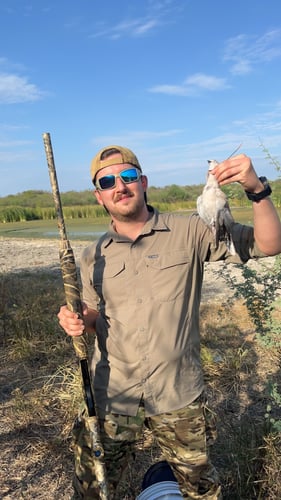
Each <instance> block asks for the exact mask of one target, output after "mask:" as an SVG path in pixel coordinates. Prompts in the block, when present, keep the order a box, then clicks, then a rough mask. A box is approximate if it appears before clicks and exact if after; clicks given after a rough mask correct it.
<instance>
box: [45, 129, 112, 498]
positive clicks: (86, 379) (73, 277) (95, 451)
mask: <svg viewBox="0 0 281 500" xmlns="http://www.w3.org/2000/svg"><path fill="white" fill-rule="evenodd" d="M43 142H44V147H45V153H46V158H47V164H48V169H49V176H50V181H51V188H52V193H53V198H54V203H55V208H56V213H57V221H58V229H59V235H60V248H59V259H60V267H61V273H62V279H63V285H64V292H65V299H66V304H67V307H68V308H69V309H70V311H73V312H75V313H77V314H78V316H79V317H80V318H82V316H83V312H82V302H81V296H80V290H79V283H78V278H77V269H76V264H75V258H74V253H73V250H72V248H71V245H70V242H69V240H68V238H67V233H66V228H65V222H64V216H63V211H62V204H61V198H60V191H59V185H58V180H57V174H56V167H55V162H54V155H53V149H52V143H51V137H50V134H49V133H44V134H43ZM72 341H73V347H74V350H75V353H76V355H77V357H78V359H79V362H80V369H81V378H82V388H83V393H84V399H85V403H86V407H87V412H88V416H87V417H86V425H87V428H88V430H89V432H90V435H91V445H92V455H93V460H94V466H95V473H96V478H97V482H98V485H99V493H100V498H101V500H108V498H109V494H108V485H107V480H106V471H105V464H104V461H103V458H104V451H103V446H102V444H101V441H100V435H99V426H98V419H97V414H96V408H95V399H94V391H93V388H92V383H91V377H90V373H89V367H88V347H87V340H86V338H85V335H80V336H79V337H73V338H72Z"/></svg>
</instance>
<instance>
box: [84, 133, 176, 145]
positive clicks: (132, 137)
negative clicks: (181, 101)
mask: <svg viewBox="0 0 281 500" xmlns="http://www.w3.org/2000/svg"><path fill="white" fill-rule="evenodd" d="M182 132H183V131H182V130H181V129H171V130H160V131H159V130H158V131H151V130H134V131H133V132H132V131H124V132H123V133H122V134H118V135H106V136H98V137H96V136H95V138H94V139H93V141H92V143H93V144H95V145H98V147H99V146H101V147H103V146H104V145H106V144H129V145H131V147H133V145H136V144H139V143H142V142H143V143H146V142H149V141H155V140H157V139H161V138H167V137H175V136H178V135H180V134H181V133H182Z"/></svg>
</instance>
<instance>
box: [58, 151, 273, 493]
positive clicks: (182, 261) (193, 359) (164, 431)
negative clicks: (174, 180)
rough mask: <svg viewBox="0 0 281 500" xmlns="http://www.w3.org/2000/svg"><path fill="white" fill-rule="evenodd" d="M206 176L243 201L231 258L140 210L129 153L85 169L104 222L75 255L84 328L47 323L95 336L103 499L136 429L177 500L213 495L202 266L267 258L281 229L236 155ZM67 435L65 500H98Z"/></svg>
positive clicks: (200, 235) (139, 177)
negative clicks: (160, 459) (167, 474)
mask: <svg viewBox="0 0 281 500" xmlns="http://www.w3.org/2000/svg"><path fill="white" fill-rule="evenodd" d="M212 175H214V176H215V178H216V179H217V181H218V183H219V184H220V185H225V184H229V183H231V182H239V183H240V184H241V186H242V188H243V189H244V190H245V191H246V193H247V195H248V196H249V197H250V198H252V199H253V212H254V228H251V227H247V226H243V225H240V224H237V223H233V227H232V239H233V242H234V245H235V250H236V254H235V255H234V256H233V255H231V254H230V253H229V252H228V250H227V247H226V245H225V243H224V242H220V243H219V245H216V244H215V243H214V240H213V235H212V232H211V230H210V229H209V228H208V227H207V226H206V225H205V224H204V222H203V221H202V220H201V219H200V217H199V216H198V214H193V215H192V216H180V215H176V214H162V215H161V214H159V213H158V212H157V210H155V209H153V208H152V207H150V206H149V205H147V203H146V190H147V178H146V176H145V175H144V174H143V173H142V169H141V166H140V164H139V162H138V159H137V158H136V156H135V155H134V153H133V152H132V151H130V150H128V149H127V148H124V147H120V146H109V147H107V148H104V149H103V150H101V151H100V152H99V153H98V154H97V155H96V156H95V158H94V159H93V161H92V164H91V176H92V180H93V183H94V185H95V187H96V190H95V196H96V198H97V200H98V202H99V204H100V205H103V206H104V207H105V209H106V210H107V212H108V213H109V214H110V216H111V220H112V222H111V226H110V228H109V231H108V232H107V233H106V234H105V235H103V236H102V237H101V238H100V239H99V241H98V242H96V243H94V244H92V245H90V246H89V247H88V248H86V249H85V251H84V253H83V255H82V258H81V278H82V284H83V302H84V317H83V320H81V319H78V318H77V315H75V314H73V313H72V312H70V311H69V310H68V309H67V308H66V307H65V306H63V307H62V308H61V309H60V312H59V314H58V317H59V321H60V325H61V326H62V327H63V328H64V330H65V331H66V333H67V334H68V335H72V336H76V335H82V334H83V333H84V331H87V332H89V333H96V337H97V344H98V345H97V348H96V350H95V353H94V356H93V364H92V369H93V377H94V390H95V398H96V404H97V411H98V415H99V420H100V427H101V437H102V441H103V445H104V450H105V461H106V467H107V473H108V480H109V484H110V490H111V492H112V498H113V497H114V492H116V488H117V485H118V482H119V480H120V478H121V476H122V472H123V470H125V468H126V465H127V463H128V461H129V459H130V457H131V455H132V454H133V449H134V444H135V442H136V440H137V439H138V437H139V435H140V433H141V431H142V428H143V425H144V424H146V425H147V426H148V427H149V428H150V429H151V430H152V432H153V434H154V437H155V439H156V441H157V443H158V444H159V446H160V448H161V449H162V452H163V456H164V457H165V459H166V460H167V461H168V462H169V464H170V466H171V467H172V470H173V472H174V474H175V476H176V478H177V480H178V483H179V486H180V490H181V492H182V495H183V497H184V498H193V499H208V500H210V499H218V498H221V488H220V485H219V481H218V478H217V474H216V471H215V469H214V467H213V466H212V464H211V463H210V460H209V455H208V446H209V445H210V444H211V443H212V442H213V440H214V437H215V426H214V422H213V418H212V413H211V412H210V410H209V409H208V407H207V402H206V397H205V394H204V382H203V376H202V369H201V363H200V335H199V305H200V296H201V287H202V280H203V267H204V262H206V261H216V260H226V261H229V262H246V261H247V260H248V259H249V258H253V257H264V256H266V255H276V254H277V253H279V252H281V224H280V220H279V217H278V215H277V212H276V210H275V208H274V206H273V204H272V202H271V200H270V198H269V196H268V195H269V194H270V191H271V190H270V188H269V186H268V185H266V183H265V182H264V178H261V179H260V178H259V177H258V176H257V174H256V172H255V170H254V168H253V165H252V163H251V160H250V158H248V157H247V156H246V155H244V154H240V155H238V156H235V157H232V158H230V159H228V160H225V161H223V162H222V163H220V164H218V165H217V166H216V167H215V168H214V169H213V170H212ZM75 435H76V452H77V457H76V480H75V482H74V485H75V489H76V493H77V495H78V497H80V498H99V497H98V488H97V484H96V481H95V476H94V472H93V470H92V468H91V463H90V461H89V462H88V461H87V459H86V458H85V457H87V456H88V455H87V454H88V453H89V450H88V449H87V436H86V435H85V431H84V428H83V418H80V419H79V421H78V423H77V426H76V429H75ZM81 443H82V444H81ZM83 457H84V459H83ZM83 460H84V462H83Z"/></svg>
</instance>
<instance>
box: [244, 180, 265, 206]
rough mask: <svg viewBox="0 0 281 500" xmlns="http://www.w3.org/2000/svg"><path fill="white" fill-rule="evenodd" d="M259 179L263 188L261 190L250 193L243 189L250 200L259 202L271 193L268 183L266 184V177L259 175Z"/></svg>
mask: <svg viewBox="0 0 281 500" xmlns="http://www.w3.org/2000/svg"><path fill="white" fill-rule="evenodd" d="M259 180H260V181H261V182H262V184H263V185H264V189H263V190H262V191H260V192H259V193H250V192H249V191H245V193H246V195H247V197H248V198H249V200H251V201H255V202H259V201H260V200H263V199H264V198H266V197H267V196H270V195H271V193H272V189H271V187H270V185H269V184H268V181H267V178H266V177H259Z"/></svg>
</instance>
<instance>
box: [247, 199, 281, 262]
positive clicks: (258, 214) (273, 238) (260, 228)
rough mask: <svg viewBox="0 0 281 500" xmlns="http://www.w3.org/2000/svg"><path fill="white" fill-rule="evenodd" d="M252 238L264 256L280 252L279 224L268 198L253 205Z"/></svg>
mask: <svg viewBox="0 0 281 500" xmlns="http://www.w3.org/2000/svg"><path fill="white" fill-rule="evenodd" d="M253 212H254V236H255V240H256V243H257V245H258V247H259V249H260V250H261V251H262V252H264V253H265V254H266V255H276V254H278V253H280V252H281V223H280V218H279V216H278V213H277V211H276V209H275V207H274V205H273V203H272V201H271V199H270V198H264V199H263V200H261V201H259V202H258V203H255V202H254V203H253Z"/></svg>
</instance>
